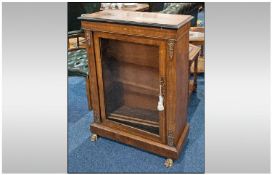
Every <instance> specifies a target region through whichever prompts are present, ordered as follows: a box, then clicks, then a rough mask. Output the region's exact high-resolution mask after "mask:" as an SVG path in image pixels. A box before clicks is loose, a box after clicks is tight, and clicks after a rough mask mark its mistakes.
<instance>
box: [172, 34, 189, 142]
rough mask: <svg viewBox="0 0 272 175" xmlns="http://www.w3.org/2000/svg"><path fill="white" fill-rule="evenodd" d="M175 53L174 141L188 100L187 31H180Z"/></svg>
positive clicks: (185, 119) (181, 123) (183, 119)
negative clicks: (180, 34)
mask: <svg viewBox="0 0 272 175" xmlns="http://www.w3.org/2000/svg"><path fill="white" fill-rule="evenodd" d="M176 44H177V51H176V53H177V55H176V95H177V96H176V106H177V107H176V111H175V112H176V114H175V115H176V123H175V124H176V127H175V128H176V129H175V133H176V134H175V135H176V137H175V143H177V141H178V139H179V137H180V136H181V134H182V132H183V130H184V127H185V126H186V123H187V109H188V101H189V60H188V57H189V31H188V29H187V31H185V32H184V33H182V36H181V37H180V39H179V40H178V41H177V43H176Z"/></svg>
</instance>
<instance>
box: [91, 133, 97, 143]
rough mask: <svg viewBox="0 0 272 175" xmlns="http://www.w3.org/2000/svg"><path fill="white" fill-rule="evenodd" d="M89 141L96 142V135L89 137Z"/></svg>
mask: <svg viewBox="0 0 272 175" xmlns="http://www.w3.org/2000/svg"><path fill="white" fill-rule="evenodd" d="M90 139H91V141H92V142H95V141H96V140H97V134H92V135H91V136H90Z"/></svg>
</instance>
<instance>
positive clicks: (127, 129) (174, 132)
mask: <svg viewBox="0 0 272 175" xmlns="http://www.w3.org/2000/svg"><path fill="white" fill-rule="evenodd" d="M79 19H81V24H82V28H83V29H84V31H85V37H86V43H87V53H88V64H89V74H90V81H89V82H88V83H89V87H90V88H91V91H90V93H91V98H92V106H93V114H94V121H93V122H92V123H91V125H90V129H91V131H92V133H93V135H92V140H93V141H95V140H96V138H97V136H101V137H106V138H110V139H113V140H116V141H119V142H121V143H125V144H128V145H131V146H134V147H137V148H140V149H143V150H146V151H149V152H152V153H155V154H158V155H161V156H164V157H166V158H168V159H167V161H166V163H165V165H166V166H167V167H169V166H171V165H172V163H173V161H172V160H173V159H174V160H175V159H178V158H179V154H180V152H181V150H182V147H183V145H184V143H185V141H186V137H187V134H188V131H189V124H188V122H187V107H188V98H189V93H188V90H189V68H188V67H189V61H188V56H189V27H190V20H191V19H192V17H191V16H187V15H169V14H159V13H148V12H128V11H121V10H105V11H100V12H97V13H93V14H84V15H82V16H81V17H79Z"/></svg>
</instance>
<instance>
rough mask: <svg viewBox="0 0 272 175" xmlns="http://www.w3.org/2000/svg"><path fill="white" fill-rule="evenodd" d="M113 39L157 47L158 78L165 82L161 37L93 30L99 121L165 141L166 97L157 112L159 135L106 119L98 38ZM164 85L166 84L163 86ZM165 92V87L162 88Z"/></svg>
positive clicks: (158, 140) (164, 55)
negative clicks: (161, 109)
mask: <svg viewBox="0 0 272 175" xmlns="http://www.w3.org/2000/svg"><path fill="white" fill-rule="evenodd" d="M101 38H103V39H113V40H119V41H126V42H132V43H137V44H145V45H152V46H157V47H159V79H160V80H162V81H163V82H164V83H166V82H167V81H166V56H167V53H166V42H165V40H162V39H154V38H146V37H139V36H131V35H123V34H113V33H105V32H99V31H98V32H94V51H95V62H96V69H97V80H98V91H99V102H100V113H101V123H102V124H103V125H106V126H109V127H111V128H114V129H117V130H122V131H126V132H130V133H132V134H135V135H138V136H141V137H143V138H147V139H150V140H153V141H157V142H160V143H166V118H165V117H166V98H165V97H164V99H165V100H164V107H165V109H164V111H161V112H159V135H157V134H153V133H150V132H147V131H144V130H141V129H138V128H135V127H130V126H128V125H125V124H121V123H118V122H115V121H112V120H109V119H107V117H106V110H105V96H104V83H103V71H102V64H101V43H100V41H101V40H100V39H101ZM165 87H166V86H165ZM164 92H165V93H166V89H165V90H164Z"/></svg>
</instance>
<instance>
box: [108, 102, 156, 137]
mask: <svg viewBox="0 0 272 175" xmlns="http://www.w3.org/2000/svg"><path fill="white" fill-rule="evenodd" d="M108 119H111V120H114V121H116V122H119V123H123V124H126V125H129V126H132V127H135V128H139V129H143V130H146V131H149V132H152V133H154V132H155V133H156V131H158V130H159V113H158V111H153V110H147V109H139V108H132V107H129V106H125V105H123V106H121V107H119V108H118V109H116V110H114V111H113V112H112V113H109V114H108ZM148 128H150V130H149V129H148Z"/></svg>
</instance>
